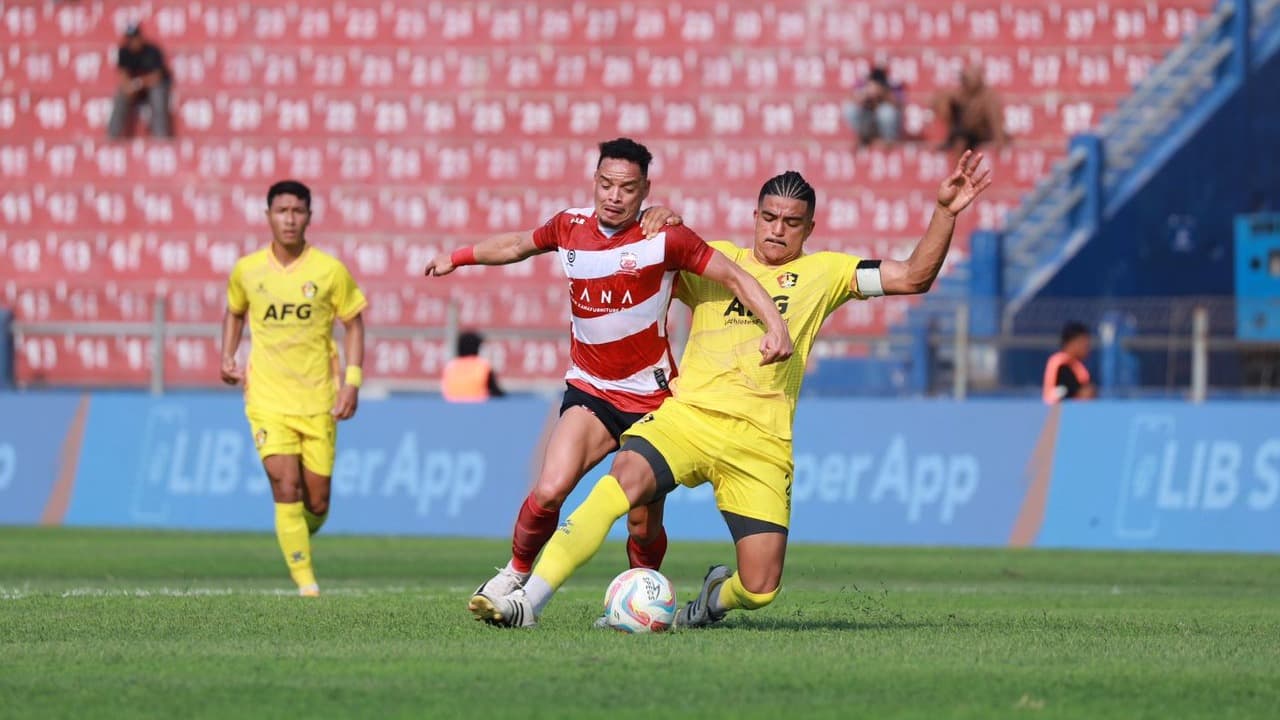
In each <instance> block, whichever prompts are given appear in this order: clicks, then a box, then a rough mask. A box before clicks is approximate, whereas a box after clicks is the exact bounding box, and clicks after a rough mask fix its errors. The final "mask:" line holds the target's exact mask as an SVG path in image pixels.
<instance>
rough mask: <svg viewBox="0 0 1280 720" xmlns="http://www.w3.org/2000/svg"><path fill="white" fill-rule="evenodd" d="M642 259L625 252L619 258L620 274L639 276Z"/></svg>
mask: <svg viewBox="0 0 1280 720" xmlns="http://www.w3.org/2000/svg"><path fill="white" fill-rule="evenodd" d="M639 268H640V258H639V257H638V256H637V255H636V254H635V253H633V252H623V253H622V254H620V255H619V256H618V272H620V273H622V274H624V275H639V274H640V271H639Z"/></svg>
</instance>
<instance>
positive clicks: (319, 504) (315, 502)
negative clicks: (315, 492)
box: [304, 495, 329, 515]
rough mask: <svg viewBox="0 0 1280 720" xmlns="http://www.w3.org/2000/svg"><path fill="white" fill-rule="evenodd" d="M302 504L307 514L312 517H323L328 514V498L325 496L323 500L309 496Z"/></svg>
mask: <svg viewBox="0 0 1280 720" xmlns="http://www.w3.org/2000/svg"><path fill="white" fill-rule="evenodd" d="M304 503H305V505H306V506H307V512H309V513H311V514H312V515H324V514H325V513H327V512H329V496H328V495H325V496H324V497H323V498H319V497H315V496H311V497H308V498H306V499H305V501H304Z"/></svg>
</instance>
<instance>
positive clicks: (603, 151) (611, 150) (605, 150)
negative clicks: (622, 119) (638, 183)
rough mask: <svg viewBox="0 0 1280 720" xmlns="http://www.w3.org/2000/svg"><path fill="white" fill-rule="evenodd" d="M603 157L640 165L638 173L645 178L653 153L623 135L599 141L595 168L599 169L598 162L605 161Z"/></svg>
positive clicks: (647, 175) (647, 174)
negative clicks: (614, 138)
mask: <svg viewBox="0 0 1280 720" xmlns="http://www.w3.org/2000/svg"><path fill="white" fill-rule="evenodd" d="M605 158H613V159H614V160H626V161H628V162H633V163H635V164H636V165H639V166H640V174H641V175H643V176H645V177H646V178H647V177H649V163H651V162H653V153H651V152H649V148H647V147H645V146H643V145H641V144H640V143H638V142H636V141H635V140H632V139H631V138H625V137H623V138H618V139H617V140H608V141H605V142H602V143H600V159H599V160H597V161H596V169H597V170H599V169H600V164H601V163H603V162H604V161H605Z"/></svg>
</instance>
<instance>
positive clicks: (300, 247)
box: [222, 180, 366, 596]
mask: <svg viewBox="0 0 1280 720" xmlns="http://www.w3.org/2000/svg"><path fill="white" fill-rule="evenodd" d="M310 222H311V191H310V190H308V189H307V186H306V185H303V184H302V183H299V182H295V181H292V180H284V181H281V182H278V183H276V184H274V185H272V186H271V189H270V190H268V191H267V223H268V224H269V225H270V226H271V245H269V246H268V247H265V248H263V249H262V250H259V251H257V252H254V253H250V254H249V255H245V256H244V257H242V258H240V259H239V260H237V261H236V264H235V267H234V268H232V270H231V277H230V279H229V280H228V281H227V310H226V313H225V314H224V315H223V318H222V381H223V382H225V383H227V384H228V385H236V384H239V383H240V382H241V381H243V382H244V409H245V415H246V416H248V418H249V429H250V430H251V431H252V433H253V442H254V444H255V445H256V446H257V448H258V455H259V456H260V457H261V458H262V467H263V468H264V469H265V470H266V471H267V478H269V479H270V480H271V495H272V497H273V498H274V499H275V504H276V538H277V539H278V540H279V541H280V549H281V550H282V551H283V552H284V560H285V563H286V564H287V565H288V566H289V574H290V575H292V576H293V580H294V582H295V583H297V584H298V592H299V594H301V595H304V596H316V595H319V594H320V588H319V586H318V585H317V584H316V576H315V572H314V571H313V570H312V568H311V539H310V536H311V535H314V534H315V533H316V531H318V530H319V529H320V526H321V525H323V524H324V521H325V517H326V516H327V514H328V512H329V479H330V476H331V475H332V474H333V455H334V447H335V442H336V440H337V421H339V420H346V419H347V418H350V417H351V416H352V415H355V413H356V403H357V401H358V394H359V389H360V383H361V381H362V379H363V376H362V374H361V370H360V367H361V363H362V362H363V361H364V320H363V318H362V316H361V313H362V312H363V311H364V308H365V304H366V302H365V298H364V294H363V293H362V292H360V288H359V287H358V286H357V285H356V283H355V280H353V279H352V278H351V273H350V272H348V271H347V268H346V266H345V265H343V264H342V262H341V261H340V260H338V259H337V258H335V257H333V256H332V255H328V254H326V253H323V252H321V251H320V250H317V249H316V248H313V247H311V246H310V245H308V244H307V238H306V232H307V225H308V223H310ZM246 316H247V317H248V318H249V331H250V333H251V335H252V343H251V345H250V348H249V363H248V367H247V368H246V370H245V371H244V372H241V370H240V368H239V367H237V365H236V350H237V349H238V348H239V347H240V338H241V335H242V334H243V332H244V323H245V317H246ZM335 318H337V319H338V320H339V321H341V322H342V325H343V327H344V328H345V329H346V343H345V344H346V362H347V367H346V373H345V375H344V376H343V380H342V382H341V383H339V380H338V348H337V345H336V344H335V343H334V340H333V321H334V319H335Z"/></svg>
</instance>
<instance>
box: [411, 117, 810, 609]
mask: <svg viewBox="0 0 1280 720" xmlns="http://www.w3.org/2000/svg"><path fill="white" fill-rule="evenodd" d="M652 159H653V156H652V155H651V154H650V153H649V150H648V149H647V148H645V147H644V146H643V145H641V144H639V143H637V142H635V141H634V140H631V139H629V138H619V139H617V140H611V141H609V142H604V143H601V144H600V159H599V161H598V162H597V164H596V174H595V207H594V208H582V209H570V210H565V211H563V212H560V213H558V214H557V215H556V216H555V217H553V218H551V219H550V220H549V221H547V223H546V224H545V225H543V226H542V227H540V228H538V229H536V230H528V231H523V232H514V233H506V234H502V235H496V236H493V237H490V238H488V239H486V240H484V241H482V242H480V243H478V244H476V245H475V246H472V247H466V248H460V249H458V250H454V251H453V252H452V253H450V254H447V255H444V254H442V255H440V256H438V257H436V258H435V259H434V260H432V261H431V264H430V265H428V266H427V268H426V273H425V274H426V275H427V276H437V277H438V276H442V275H447V274H449V273H450V272H453V270H454V269H455V268H457V267H460V266H464V265H475V264H479V265H505V264H508V263H514V262H519V261H521V260H524V259H526V258H528V257H531V256H533V255H537V254H540V253H545V252H552V251H555V252H556V253H558V255H559V258H560V262H561V265H562V266H563V267H564V271H565V274H566V275H568V277H569V304H570V308H571V310H572V313H571V315H572V328H571V329H572V337H571V342H572V346H571V352H570V366H569V370H568V372H567V373H566V374H565V381H566V383H567V385H568V387H567V389H566V390H565V394H564V402H563V403H562V405H561V408H560V419H559V421H558V422H557V423H556V426H555V429H554V430H553V431H552V433H551V438H550V440H549V441H548V443H547V450H546V456H545V458H544V460H543V464H542V471H541V473H540V475H539V477H538V481H537V483H536V484H535V485H534V488H533V491H532V492H530V493H529V496H528V497H527V498H525V501H524V504H523V505H522V506H521V507H520V511H519V514H518V516H517V518H516V525H515V532H514V534H513V537H512V543H511V549H512V557H511V560H510V562H508V563H507V565H506V567H504V568H502V569H501V570H500V571H499V572H498V574H497V575H495V576H494V577H493V578H491V579H490V580H488V581H487V582H485V583H484V584H483V585H481V586H480V587H479V588H477V589H476V592H475V594H474V596H473V599H472V602H471V603H470V604H472V605H474V603H475V597H476V596H479V595H482V594H483V595H485V596H490V597H502V596H503V595H506V594H507V593H509V592H511V591H513V590H515V589H516V588H517V587H519V586H520V585H522V584H523V583H524V581H525V580H526V579H527V578H528V577H529V571H530V569H531V568H532V566H533V561H534V560H535V559H536V558H537V556H538V553H539V552H540V551H541V550H542V547H543V546H544V545H546V543H547V541H548V540H549V539H550V538H551V535H552V533H554V532H555V529H556V527H557V525H559V522H560V506H561V504H562V503H563V502H564V500H565V498H566V497H568V496H569V493H570V492H572V491H573V489H574V487H576V486H577V484H578V481H579V480H581V479H582V476H583V475H585V474H586V473H587V471H588V470H590V469H591V468H592V467H594V466H595V465H596V464H597V463H598V462H600V460H602V459H603V458H604V457H605V456H606V455H608V454H609V453H611V452H613V451H614V450H616V449H617V448H618V438H619V437H620V436H621V435H622V433H623V431H625V430H626V429H627V428H628V427H630V426H631V425H632V424H633V423H634V422H635V421H637V420H639V419H640V418H641V417H643V416H644V415H645V414H646V413H649V412H651V411H653V410H656V409H657V408H658V406H659V405H661V404H662V401H663V400H664V399H666V397H667V396H668V395H670V394H671V393H670V391H669V390H668V388H667V385H668V383H669V382H670V381H671V379H672V378H674V377H675V375H676V367H675V361H674V359H673V357H672V354H671V348H670V346H669V344H668V341H667V337H666V317H667V307H668V305H669V304H670V302H671V292H672V285H673V283H674V282H675V277H676V274H677V273H679V272H681V271H687V272H691V273H695V274H698V275H701V276H704V277H707V278H709V279H711V280H715V281H716V282H719V283H721V284H723V285H724V286H725V287H727V288H728V289H729V290H731V291H732V292H733V293H734V294H735V295H736V296H737V297H739V298H741V300H742V302H743V303H744V304H745V305H746V306H747V307H748V308H749V309H750V310H751V311H752V312H753V313H755V315H756V316H757V317H759V318H761V320H762V321H763V322H764V324H765V327H766V330H767V332H766V334H765V335H764V337H763V338H762V339H761V341H760V353H761V356H762V357H761V364H762V365H763V364H767V363H772V362H777V361H780V360H785V359H786V358H788V357H790V356H791V352H792V345H791V336H790V335H789V333H788V331H787V327H786V325H785V323H784V322H783V320H782V317H781V315H779V314H778V310H777V308H776V307H775V306H774V303H773V300H772V299H771V298H770V296H769V294H768V293H767V292H765V290H764V288H763V287H761V286H760V283H759V282H757V281H756V280H755V279H754V278H752V277H751V276H750V275H749V274H748V273H746V272H745V271H744V270H743V269H742V268H740V267H739V266H738V265H737V264H735V263H733V262H731V261H730V260H729V259H728V258H726V257H725V256H724V255H723V254H721V253H719V252H717V251H716V250H714V249H712V248H711V247H710V246H709V245H707V243H706V242H704V241H703V240H702V238H700V237H698V235H697V234H696V233H694V232H693V231H691V230H689V229H688V228H686V227H684V226H664V225H660V224H657V223H655V222H653V221H654V218H648V220H649V221H650V222H649V223H647V225H650V226H652V227H648V229H649V230H650V232H649V233H648V234H646V232H645V231H644V229H642V227H641V225H640V223H639V217H640V214H641V213H640V208H641V206H642V204H643V203H644V200H645V198H646V197H647V196H648V194H649V178H648V172H649V163H650V161H651V160H652ZM628 528H630V530H631V537H630V539H629V540H628V542H627V557H628V560H629V562H630V564H631V566H632V567H652V568H657V567H658V566H659V565H661V563H662V558H663V555H664V554H665V552H666V545H667V538H666V533H665V531H664V530H663V529H662V505H661V503H658V504H655V505H653V506H649V507H641V508H636V509H635V510H633V511H631V514H630V516H629V521H628ZM472 609H474V607H473V608H472Z"/></svg>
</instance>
